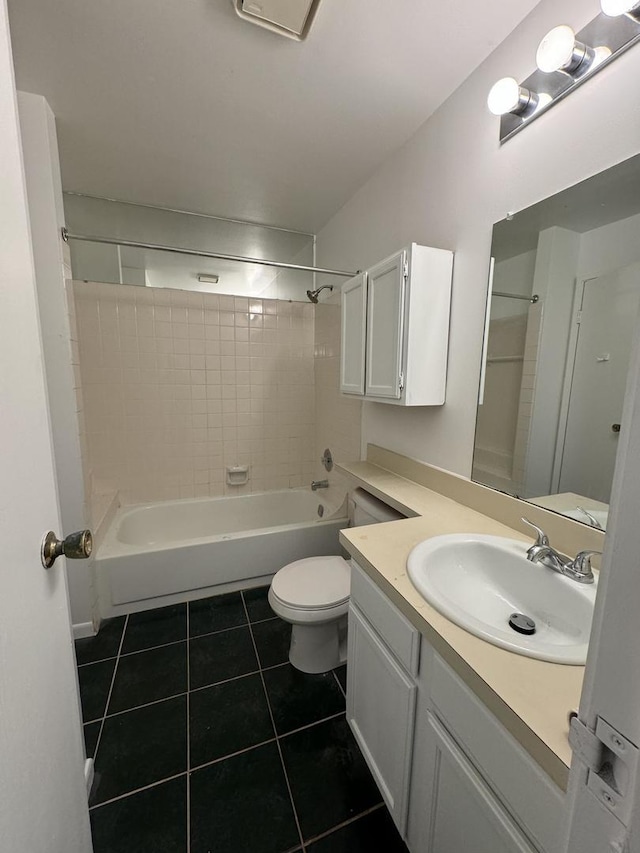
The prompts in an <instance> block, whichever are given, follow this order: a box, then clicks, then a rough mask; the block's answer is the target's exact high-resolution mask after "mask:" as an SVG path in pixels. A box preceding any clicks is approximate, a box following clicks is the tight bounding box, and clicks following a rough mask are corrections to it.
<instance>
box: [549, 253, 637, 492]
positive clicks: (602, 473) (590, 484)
mask: <svg viewBox="0 0 640 853" xmlns="http://www.w3.org/2000/svg"><path fill="white" fill-rule="evenodd" d="M639 306H640V265H639V264H634V265H633V266H630V267H626V268H625V269H621V270H617V271H616V272H613V273H610V274H608V275H603V276H599V277H598V278H592V279H589V280H588V281H585V282H584V289H583V293H582V302H581V305H580V306H579V311H580V314H579V324H578V335H577V342H576V348H575V359H574V364H573V376H572V381H571V389H570V397H569V408H568V415H567V426H566V433H565V439H564V445H563V451H562V461H561V467H560V480H559V484H558V491H559V492H576V493H577V494H579V495H584V496H585V497H589V498H594V499H595V500H599V501H604V502H605V503H608V502H609V498H610V497H611V483H612V481H613V470H614V467H615V463H616V453H617V450H618V440H619V429H620V421H621V419H622V406H623V402H624V392H625V386H626V382H627V372H628V369H629V358H630V353H631V344H632V340H633V332H634V328H635V323H636V318H637V315H638V307H639Z"/></svg>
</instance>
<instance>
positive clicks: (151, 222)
mask: <svg viewBox="0 0 640 853" xmlns="http://www.w3.org/2000/svg"><path fill="white" fill-rule="evenodd" d="M64 206H65V220H66V225H67V229H68V230H69V232H70V233H71V234H79V235H89V236H96V237H105V238H108V239H111V240H123V241H127V242H135V243H147V244H161V245H165V246H170V247H178V248H184V249H194V250H196V251H204V252H219V253H222V254H227V255H236V256H244V257H250V258H261V259H266V260H273V261H279V262H281V263H287V264H297V265H301V266H313V263H314V237H313V235H312V234H305V233H301V232H297V231H288V230H285V229H281V228H271V227H268V226H265V225H253V224H251V223H247V222H236V221H233V220H229V219H220V218H216V217H212V216H203V215H199V214H193V213H183V212H180V211H173V210H165V209H163V208H158V207H149V206H146V205H139V204H129V203H125V202H118V201H111V200H109V199H102V198H94V197H91V196H82V195H76V194H73V193H65V194H64ZM69 245H70V248H71V266H72V271H73V278H74V279H75V280H78V281H95V282H108V283H113V284H133V285H141V286H146V287H170V288H175V289H179V290H195V291H200V292H209V293H221V294H227V295H233V296H249V297H255V298H258V299H289V300H294V301H305V302H306V301H307V297H306V291H307V290H308V289H311V288H313V287H314V283H313V274H312V273H310V272H305V271H301V270H287V269H279V268H276V267H271V266H264V265H262V264H249V263H241V262H237V261H230V260H220V259H215V258H203V257H194V256H191V255H188V254H172V253H168V252H161V251H154V250H151V249H141V248H132V247H129V246H124V245H110V244H104V243H100V242H80V241H76V240H71V241H70V243H69ZM199 276H208V277H209V278H211V277H213V278H214V279H215V278H216V277H217V278H218V281H217V282H215V281H201V280H199ZM331 283H335V282H331Z"/></svg>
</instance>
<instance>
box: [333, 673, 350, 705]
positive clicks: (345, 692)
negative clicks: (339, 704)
mask: <svg viewBox="0 0 640 853" xmlns="http://www.w3.org/2000/svg"><path fill="white" fill-rule="evenodd" d="M332 672H333V677H334V678H335V680H336V681H337V682H338V687H339V688H340V692H341V693H342V695H343V696H344V700H345V702H346V701H347V691H346V690H345V689H344V688H343V686H342V684H341V682H340V679H339V678H338V676H337V674H336V671H335V669H334V670H332Z"/></svg>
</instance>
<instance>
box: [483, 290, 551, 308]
mask: <svg viewBox="0 0 640 853" xmlns="http://www.w3.org/2000/svg"><path fill="white" fill-rule="evenodd" d="M492 296H503V297H504V298H505V299H524V300H526V301H527V302H531V304H532V305H535V304H536V302H538V301H539V299H540V297H539V296H538V294H537V293H534V294H533V296H521V295H520V294H519V293H501V292H500V291H499V290H494V291H493V293H492Z"/></svg>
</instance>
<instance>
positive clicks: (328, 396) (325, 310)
mask: <svg viewBox="0 0 640 853" xmlns="http://www.w3.org/2000/svg"><path fill="white" fill-rule="evenodd" d="M331 299H332V301H331V302H324V303H318V305H316V306H315V368H316V370H315V378H316V383H315V400H316V442H315V456H316V471H315V473H316V476H317V477H318V478H326V477H328V479H329V483H330V488H329V494H328V495H327V497H328V499H329V500H330V502H336V503H339V502H340V501H341V500H342V497H343V495H344V491H345V488H346V480H345V478H344V477H342V475H340V474H338V473H337V472H336V471H335V470H334V471H333V472H332V473H331V474H329V475H327V473H326V471H325V470H324V468H323V467H322V466H321V465H320V457H321V456H322V453H323V451H324V449H325V448H326V447H328V448H330V450H331V452H332V454H333V458H334V459H336V460H338V461H343V462H346V461H350V460H355V459H359V458H360V428H361V419H362V403H361V402H360V400H358V399H353V398H349V397H345V396H344V395H343V394H341V393H340V390H339V388H340V303H339V299H340V296H339V293H338V295H337V297H336V296H332V298H331ZM334 300H335V301H337V304H335V302H334Z"/></svg>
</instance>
